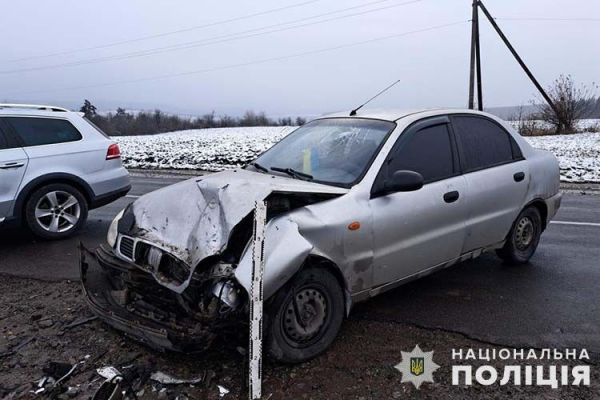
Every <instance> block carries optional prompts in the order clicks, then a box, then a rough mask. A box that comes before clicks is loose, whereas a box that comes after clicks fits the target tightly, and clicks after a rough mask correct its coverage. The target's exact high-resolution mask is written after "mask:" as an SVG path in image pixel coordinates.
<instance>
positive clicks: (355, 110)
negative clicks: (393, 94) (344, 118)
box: [350, 79, 400, 117]
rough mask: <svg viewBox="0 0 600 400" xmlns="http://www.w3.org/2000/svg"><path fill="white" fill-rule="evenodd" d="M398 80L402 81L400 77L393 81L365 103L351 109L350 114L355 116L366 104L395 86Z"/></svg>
mask: <svg viewBox="0 0 600 400" xmlns="http://www.w3.org/2000/svg"><path fill="white" fill-rule="evenodd" d="M398 82H400V79H398V80H397V81H396V82H394V83H392V84H391V85H390V86H388V87H386V88H385V89H383V90H382V91H381V92H379V93H377V94H376V95H375V96H373V97H371V98H370V99H369V100H367V101H365V102H364V103H363V104H361V105H360V106H358V107H356V108H355V109H354V110H352V111H350V116H351V117H353V116H355V115H356V112H357V111H358V110H360V109H361V108H363V107H364V106H366V105H367V104H369V103H370V102H371V101H372V100H375V99H376V98H377V97H379V96H380V95H382V94H383V93H384V92H387V91H388V90H389V89H391V88H392V86H394V85H395V84H397V83H398Z"/></svg>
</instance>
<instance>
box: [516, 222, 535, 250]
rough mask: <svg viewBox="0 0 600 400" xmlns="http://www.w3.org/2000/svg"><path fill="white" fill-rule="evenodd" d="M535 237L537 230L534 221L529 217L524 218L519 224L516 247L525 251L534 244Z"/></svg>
mask: <svg viewBox="0 0 600 400" xmlns="http://www.w3.org/2000/svg"><path fill="white" fill-rule="evenodd" d="M534 235H535V228H534V226H533V221H532V219H531V218H529V217H523V218H521V219H520V220H519V222H518V223H517V229H516V245H517V249H519V250H521V251H523V250H525V249H527V248H528V247H529V246H530V245H531V243H533V238H534Z"/></svg>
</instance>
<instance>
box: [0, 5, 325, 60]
mask: <svg viewBox="0 0 600 400" xmlns="http://www.w3.org/2000/svg"><path fill="white" fill-rule="evenodd" d="M318 1H321V0H309V1H305V2H302V3H296V4H291V5H289V6H285V7H279V8H274V9H271V10H266V11H261V12H258V13H254V14H249V15H243V16H240V17H236V18H230V19H226V20H221V21H216V22H211V23H208V24H204V25H198V26H192V27H189V28H184V29H178V30H175V31H169V32H164V33H158V34H155V35H150V36H142V37H139V38H134V39H128V40H123V41H120V42H113V43H108V44H101V45H97V46H92V47H84V48H79V49H74V50H67V51H62V52H58V53H50V54H44V55H39V56H31V57H23V58H17V59H13V60H8V61H3V62H0V64H9V63H14V62H19V61H29V60H38V59H42V58H48V57H56V56H62V55H67V54H73V53H79V52H83V51H90V50H99V49H105V48H108V47H114V46H121V45H124V44H130V43H136V42H141V41H144V40H150V39H157V38H161V37H165V36H171V35H176V34H179V33H184V32H190V31H194V30H198V29H204V28H210V27H213V26H217V25H223V24H228V23H231V22H236V21H241V20H244V19H248V18H254V17H259V16H262V15H267V14H272V13H276V12H279V11H284V10H289V9H290V8H296V7H300V6H304V5H306V4H311V3H316V2H318Z"/></svg>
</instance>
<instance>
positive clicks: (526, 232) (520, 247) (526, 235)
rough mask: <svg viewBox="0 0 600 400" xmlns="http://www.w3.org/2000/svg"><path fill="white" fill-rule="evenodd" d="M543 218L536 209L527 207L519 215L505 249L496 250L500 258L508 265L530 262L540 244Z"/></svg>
mask: <svg viewBox="0 0 600 400" xmlns="http://www.w3.org/2000/svg"><path fill="white" fill-rule="evenodd" d="M541 235H542V218H541V216H540V212H539V211H538V209H537V208H535V207H527V208H526V209H525V210H523V211H522V212H521V214H519V217H518V218H517V220H516V221H515V224H514V225H513V227H512V228H511V230H510V232H509V234H508V238H507V239H506V243H505V244H504V247H502V248H501V249H499V250H496V253H497V254H498V256H499V257H500V258H501V259H503V260H504V261H506V262H507V263H508V264H523V263H526V262H527V261H529V259H530V258H531V257H533V254H534V253H535V250H536V249H537V247H538V244H539V243H540V236H541Z"/></svg>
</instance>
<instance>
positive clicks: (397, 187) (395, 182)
mask: <svg viewBox="0 0 600 400" xmlns="http://www.w3.org/2000/svg"><path fill="white" fill-rule="evenodd" d="M423 182H424V181H423V176H422V175H421V174H420V173H418V172H414V171H396V172H394V175H392V177H391V178H390V179H388V180H386V181H385V182H384V184H383V190H384V192H385V193H386V194H389V193H396V192H413V191H415V190H419V189H421V188H422V187H423Z"/></svg>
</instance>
